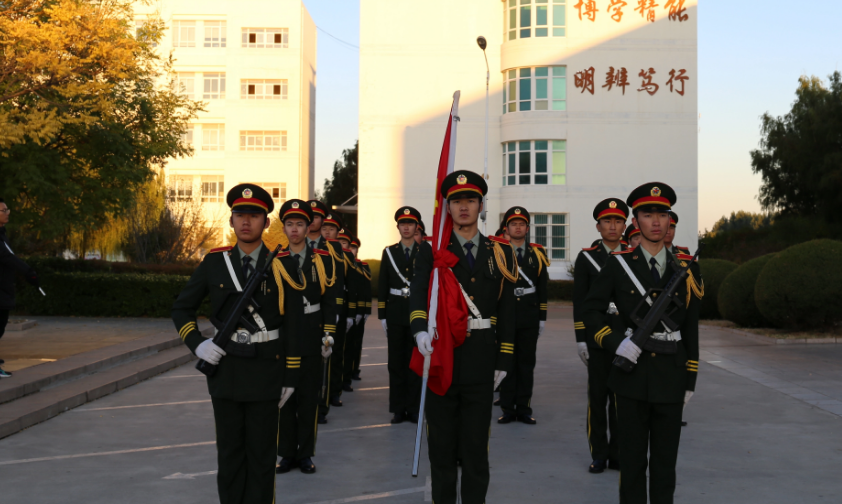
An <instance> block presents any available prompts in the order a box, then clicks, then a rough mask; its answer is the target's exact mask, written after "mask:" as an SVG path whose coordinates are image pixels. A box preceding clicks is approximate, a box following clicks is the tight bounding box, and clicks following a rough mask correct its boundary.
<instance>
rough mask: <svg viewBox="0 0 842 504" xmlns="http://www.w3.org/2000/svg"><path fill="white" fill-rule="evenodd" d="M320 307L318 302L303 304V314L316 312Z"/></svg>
mask: <svg viewBox="0 0 842 504" xmlns="http://www.w3.org/2000/svg"><path fill="white" fill-rule="evenodd" d="M321 309H322V305H321V304H320V303H316V304H308V305H304V314H305V315H309V314H311V313H316V312H317V311H319V310H321Z"/></svg>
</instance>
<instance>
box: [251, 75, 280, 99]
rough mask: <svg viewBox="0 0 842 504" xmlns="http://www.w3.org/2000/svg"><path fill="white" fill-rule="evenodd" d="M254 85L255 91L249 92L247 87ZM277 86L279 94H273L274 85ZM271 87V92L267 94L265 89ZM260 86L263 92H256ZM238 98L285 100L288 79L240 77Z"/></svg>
mask: <svg viewBox="0 0 842 504" xmlns="http://www.w3.org/2000/svg"><path fill="white" fill-rule="evenodd" d="M250 86H254V88H255V89H254V90H255V92H254V93H252V94H249V92H248V91H249V87H250ZM275 86H278V87H279V92H280V93H279V94H277V95H276V94H274V87H275ZM270 87H272V93H271V94H267V93H265V91H266V90H267V89H269V88H270ZM258 88H260V89H261V90H262V91H264V92H263V93H258V92H257V91H258ZM240 99H241V100H287V99H289V80H288V79H241V80H240Z"/></svg>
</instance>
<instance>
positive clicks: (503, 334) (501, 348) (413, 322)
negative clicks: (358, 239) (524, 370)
mask: <svg viewBox="0 0 842 504" xmlns="http://www.w3.org/2000/svg"><path fill="white" fill-rule="evenodd" d="M495 247H499V249H500V250H501V251H502V254H503V257H504V259H503V261H504V262H503V263H502V264H501V262H500V261H499V260H498V259H497V258H496V257H495V255H494V248H495ZM447 250H449V251H450V252H452V253H453V254H455V255H456V257H458V258H459V262H458V263H457V264H456V265H454V266H453V267H452V268H451V270H452V271H453V273H454V274H455V276H456V279H457V280H458V281H459V283H460V284H461V285H462V288H463V289H464V290H465V292H466V293H467V294H468V296H469V297H470V299H471V300H472V301H473V302H474V304H475V305H476V307H477V309H479V311H480V314H481V315H482V318H483V319H491V324H492V326H491V328H490V329H475V330H472V331H471V332H470V333H469V334H468V337H467V338H465V342H464V343H463V344H462V345H461V346H459V347H457V348H456V349H455V350H454V352H453V383H454V384H456V385H459V384H476V383H485V382H490V381H493V380H494V371H495V370H501V371H506V372H511V370H512V362H513V358H514V343H515V309H514V308H515V307H514V303H513V302H512V297H511V296H507V295H504V291H505V290H507V289H514V282H512V281H510V280H509V279H507V278H513V279H515V280H516V277H515V275H516V273H517V261H516V259H515V256H514V253H513V251H512V247H511V245H509V243H508V242H507V241H505V240H502V239H499V238H495V237H487V236H483V235H482V234H480V235H479V244H478V246H477V248H476V251H477V252H476V260H475V261H474V267H473V268H469V267H468V261H467V259H465V253H464V252H463V251H462V247H461V246H460V245H459V241H458V240H457V239H456V236H455V232H453V234H452V235H451V238H450V242H449V243H448V245H447ZM432 271H433V249H432V247H421V248H420V250H419V253H418V256H417V258H416V259H415V274H414V275H413V277H414V278H415V279H416V281H415V282H412V285H411V286H410V297H409V307H410V328H411V329H410V330H411V332H412V334H418V333H419V332H421V331H426V330H427V296H428V292H429V288H430V280H429V279H430V274H431V273H432ZM504 271H505V272H504ZM457 295H458V293H457Z"/></svg>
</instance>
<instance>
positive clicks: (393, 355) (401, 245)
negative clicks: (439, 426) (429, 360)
mask: <svg viewBox="0 0 842 504" xmlns="http://www.w3.org/2000/svg"><path fill="white" fill-rule="evenodd" d="M395 222H397V228H398V233H400V241H398V242H397V243H395V244H394V245H389V246H388V247H386V248H385V249H383V255H382V256H381V257H380V278H379V279H378V281H377V292H378V296H379V298H378V302H377V318H379V319H380V323H381V324H382V325H383V331H385V332H386V340H387V342H388V347H389V350H388V354H389V358H388V365H389V412H390V413H392V423H393V424H398V423H401V422H403V421H404V420H406V419H409V420H410V421H412V422H417V421H418V401H419V399H420V394H419V391H420V388H421V380H420V379H419V377H418V375H416V374H415V373H413V372H412V371H410V369H409V361H410V359H411V358H412V349H413V348H415V340H414V338H413V337H412V333H411V331H410V329H409V286H410V285H411V284H412V279H413V277H414V273H415V270H414V268H413V263H414V261H415V257H416V256H417V255H418V251H419V250H421V245H419V244H418V242H416V240H415V239H414V237H415V235H416V233H419V234H420V232H419V231H418V230H419V228H420V226H419V223H420V222H421V213H420V212H418V210H416V209H414V208H412V207H408V206H405V207H400V208H398V210H397V212H395ZM424 243H426V242H424Z"/></svg>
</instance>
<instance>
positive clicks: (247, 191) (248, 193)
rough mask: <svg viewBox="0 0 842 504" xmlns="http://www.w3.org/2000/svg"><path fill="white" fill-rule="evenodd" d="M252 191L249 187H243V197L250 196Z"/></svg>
mask: <svg viewBox="0 0 842 504" xmlns="http://www.w3.org/2000/svg"><path fill="white" fill-rule="evenodd" d="M251 195H252V192H251V189H249V188H245V189H243V198H251Z"/></svg>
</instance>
